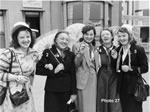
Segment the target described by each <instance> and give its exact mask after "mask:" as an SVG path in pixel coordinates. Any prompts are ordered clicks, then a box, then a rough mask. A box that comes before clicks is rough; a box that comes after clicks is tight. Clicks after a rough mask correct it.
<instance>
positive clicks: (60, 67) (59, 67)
mask: <svg viewBox="0 0 150 112" xmlns="http://www.w3.org/2000/svg"><path fill="white" fill-rule="evenodd" d="M61 70H64V65H63V64H62V63H60V64H58V65H57V67H56V68H55V71H54V73H55V74H56V73H58V72H59V71H61Z"/></svg>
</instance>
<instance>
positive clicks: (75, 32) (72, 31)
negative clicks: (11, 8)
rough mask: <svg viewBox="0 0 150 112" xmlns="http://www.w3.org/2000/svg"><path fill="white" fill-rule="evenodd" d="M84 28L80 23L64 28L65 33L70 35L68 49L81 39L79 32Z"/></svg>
mask: <svg viewBox="0 0 150 112" xmlns="http://www.w3.org/2000/svg"><path fill="white" fill-rule="evenodd" d="M84 26H85V25H84V24H82V23H74V24H71V25H69V26H68V27H66V28H65V31H68V32H69V35H70V43H69V47H70V48H72V46H73V45H74V44H75V43H76V42H77V41H78V40H79V38H81V37H82V32H81V31H82V28H83V27H84Z"/></svg>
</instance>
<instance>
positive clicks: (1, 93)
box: [0, 49, 13, 105]
mask: <svg viewBox="0 0 150 112" xmlns="http://www.w3.org/2000/svg"><path fill="white" fill-rule="evenodd" d="M8 50H9V51H10V53H11V61H10V66H9V73H11V68H12V60H13V54H12V51H11V50H10V49H8ZM2 80H3V76H2ZM7 88H8V82H7V86H6V87H3V86H2V89H1V91H0V105H2V104H3V102H4V100H5V97H6V93H7Z"/></svg>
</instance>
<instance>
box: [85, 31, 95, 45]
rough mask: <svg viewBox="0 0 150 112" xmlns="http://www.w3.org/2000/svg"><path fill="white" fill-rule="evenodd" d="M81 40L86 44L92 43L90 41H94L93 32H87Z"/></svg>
mask: <svg viewBox="0 0 150 112" xmlns="http://www.w3.org/2000/svg"><path fill="white" fill-rule="evenodd" d="M83 38H84V41H85V42H86V43H88V44H89V43H92V41H93V40H94V31H93V30H89V31H87V32H86V33H85V34H83Z"/></svg>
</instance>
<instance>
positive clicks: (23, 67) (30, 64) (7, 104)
mask: <svg viewBox="0 0 150 112" xmlns="http://www.w3.org/2000/svg"><path fill="white" fill-rule="evenodd" d="M11 36H12V43H11V47H10V48H9V49H6V50H4V52H3V53H2V54H1V55H0V80H1V81H2V84H3V86H6V85H7V84H6V83H7V82H8V83H9V89H8V91H7V93H8V94H7V95H6V98H5V100H4V102H3V104H2V105H1V107H0V108H1V109H2V112H35V106H34V102H33V96H32V81H33V73H34V70H35V65H36V61H37V59H38V55H37V52H35V51H34V50H33V49H32V47H33V45H34V38H33V37H32V31H31V29H30V28H29V26H28V25H27V24H26V23H24V22H17V23H16V24H15V25H14V27H13V29H12V33H11ZM11 53H12V55H11ZM11 56H12V60H11ZM11 61H12V68H11V73H8V69H9V67H10V63H11ZM22 88H26V90H27V94H28V96H29V100H28V101H26V102H25V103H23V104H21V105H20V106H14V104H12V102H11V100H10V97H9V95H10V94H14V93H16V92H17V91H21V90H22Z"/></svg>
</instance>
